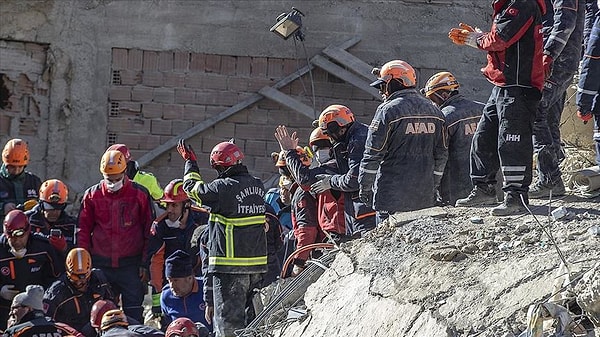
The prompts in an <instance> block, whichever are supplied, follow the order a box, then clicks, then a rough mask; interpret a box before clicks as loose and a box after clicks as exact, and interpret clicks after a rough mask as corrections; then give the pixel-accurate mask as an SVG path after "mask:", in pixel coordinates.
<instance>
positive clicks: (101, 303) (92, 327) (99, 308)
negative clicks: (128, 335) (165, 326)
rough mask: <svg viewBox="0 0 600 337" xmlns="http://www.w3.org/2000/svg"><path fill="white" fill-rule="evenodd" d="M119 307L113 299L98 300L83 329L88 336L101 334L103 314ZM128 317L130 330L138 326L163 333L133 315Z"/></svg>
mask: <svg viewBox="0 0 600 337" xmlns="http://www.w3.org/2000/svg"><path fill="white" fill-rule="evenodd" d="M115 309H119V308H118V307H117V305H116V304H115V303H114V302H113V301H111V300H98V301H96V302H95V303H94V305H93V306H92V311H91V312H90V321H89V324H87V325H86V326H85V327H84V328H83V330H82V331H81V332H82V333H83V334H84V335H85V336H86V337H97V336H99V335H100V332H101V331H100V325H101V324H102V316H104V314H105V313H106V312H107V311H110V310H115ZM125 317H126V318H127V323H128V324H129V325H128V326H127V329H128V330H132V329H133V331H134V332H138V331H136V329H137V328H138V327H144V330H147V331H151V332H156V333H157V335H160V334H162V331H160V330H156V329H154V328H151V327H149V326H146V325H141V324H140V322H138V321H136V320H135V319H134V318H133V317H130V316H125Z"/></svg>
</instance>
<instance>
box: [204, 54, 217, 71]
mask: <svg viewBox="0 0 600 337" xmlns="http://www.w3.org/2000/svg"><path fill="white" fill-rule="evenodd" d="M204 71H206V72H207V73H218V72H220V71H221V55H214V54H207V55H206V66H205V68H204Z"/></svg>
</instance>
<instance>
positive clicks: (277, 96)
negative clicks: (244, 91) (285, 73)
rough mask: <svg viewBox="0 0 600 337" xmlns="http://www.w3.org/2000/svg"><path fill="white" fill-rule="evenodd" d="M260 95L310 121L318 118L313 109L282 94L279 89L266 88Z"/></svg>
mask: <svg viewBox="0 0 600 337" xmlns="http://www.w3.org/2000/svg"><path fill="white" fill-rule="evenodd" d="M258 93H259V94H261V95H263V96H265V97H267V98H269V99H271V100H273V101H275V102H277V103H279V104H281V105H284V106H286V107H288V108H290V109H292V110H296V111H297V112H299V113H301V114H303V115H304V116H306V117H308V118H310V119H315V118H317V117H316V114H315V110H314V109H313V108H311V107H309V106H308V105H306V104H304V103H302V102H300V101H299V100H297V99H295V98H293V97H291V96H289V95H286V94H284V93H282V92H281V91H279V90H277V89H273V88H272V87H264V88H262V89H260V91H259V92H258Z"/></svg>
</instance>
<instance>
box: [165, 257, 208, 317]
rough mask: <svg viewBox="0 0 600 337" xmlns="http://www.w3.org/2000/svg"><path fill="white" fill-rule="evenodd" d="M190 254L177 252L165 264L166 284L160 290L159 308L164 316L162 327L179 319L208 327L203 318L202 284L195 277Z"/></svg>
mask: <svg viewBox="0 0 600 337" xmlns="http://www.w3.org/2000/svg"><path fill="white" fill-rule="evenodd" d="M191 261H192V260H191V256H190V254H188V253H186V252H185V251H183V250H177V251H175V252H174V253H173V254H171V255H170V256H169V257H168V258H167V260H166V263H165V276H166V277H167V280H168V284H167V285H165V286H164V288H162V292H161V296H160V307H161V309H162V312H163V314H164V317H165V319H164V321H163V322H164V323H165V324H164V326H167V325H168V324H170V323H171V322H173V321H174V320H176V319H177V318H179V317H187V318H189V319H191V320H193V321H194V322H201V323H202V324H204V325H205V326H208V327H210V325H209V324H208V322H207V318H206V317H205V312H206V303H205V302H204V283H203V281H202V278H201V277H195V276H194V271H193V269H192V262H191Z"/></svg>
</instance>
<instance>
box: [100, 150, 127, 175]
mask: <svg viewBox="0 0 600 337" xmlns="http://www.w3.org/2000/svg"><path fill="white" fill-rule="evenodd" d="M126 168H127V161H126V160H125V156H124V155H123V153H121V152H120V151H117V150H108V151H106V152H104V155H102V160H101V161H100V172H102V174H119V173H123V172H125V169H126Z"/></svg>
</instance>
